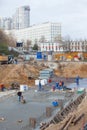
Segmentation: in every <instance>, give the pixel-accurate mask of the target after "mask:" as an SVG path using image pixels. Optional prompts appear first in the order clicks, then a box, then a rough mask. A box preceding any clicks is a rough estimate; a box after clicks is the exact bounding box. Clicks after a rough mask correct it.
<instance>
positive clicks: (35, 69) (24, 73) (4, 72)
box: [0, 62, 87, 86]
mask: <svg viewBox="0 0 87 130" xmlns="http://www.w3.org/2000/svg"><path fill="white" fill-rule="evenodd" d="M44 68H47V66H45V65H44V63H40V62H39V63H37V62H35V63H32V64H31V63H30V64H17V65H15V64H9V65H1V66H0V83H4V84H5V86H10V85H11V83H13V82H17V83H19V84H27V85H29V86H34V82H35V79H37V78H38V76H39V71H40V70H42V69H44ZM54 74H55V75H57V76H60V77H76V76H77V75H79V76H80V77H87V63H79V62H74V63H68V62H67V63H60V64H59V65H58V69H56V70H54ZM29 77H30V78H29Z"/></svg>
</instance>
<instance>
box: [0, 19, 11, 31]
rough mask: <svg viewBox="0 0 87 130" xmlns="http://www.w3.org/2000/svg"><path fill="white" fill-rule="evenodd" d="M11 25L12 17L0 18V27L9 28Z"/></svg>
mask: <svg viewBox="0 0 87 130" xmlns="http://www.w3.org/2000/svg"><path fill="white" fill-rule="evenodd" d="M12 26H13V25H12V18H0V29H4V30H11V29H12V28H13V27H12Z"/></svg>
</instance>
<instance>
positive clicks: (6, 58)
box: [0, 55, 14, 64]
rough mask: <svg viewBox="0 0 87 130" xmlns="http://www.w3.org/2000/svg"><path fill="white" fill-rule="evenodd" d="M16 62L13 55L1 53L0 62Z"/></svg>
mask: <svg viewBox="0 0 87 130" xmlns="http://www.w3.org/2000/svg"><path fill="white" fill-rule="evenodd" d="M12 63H14V56H13V55H0V64H12Z"/></svg>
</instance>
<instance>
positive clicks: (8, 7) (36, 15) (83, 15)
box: [0, 0, 87, 39]
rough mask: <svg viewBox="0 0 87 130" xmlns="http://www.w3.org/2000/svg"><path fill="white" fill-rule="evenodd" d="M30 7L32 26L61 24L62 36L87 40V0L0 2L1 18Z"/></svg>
mask: <svg viewBox="0 0 87 130" xmlns="http://www.w3.org/2000/svg"><path fill="white" fill-rule="evenodd" d="M23 5H29V6H30V9H31V11H30V24H31V25H32V24H39V23H43V22H47V21H50V22H59V23H61V25H62V36H63V37H66V38H67V37H70V38H71V39H87V0H0V16H1V17H11V16H12V15H13V14H14V13H15V11H16V8H18V7H20V6H23Z"/></svg>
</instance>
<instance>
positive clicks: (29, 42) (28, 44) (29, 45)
mask: <svg viewBox="0 0 87 130" xmlns="http://www.w3.org/2000/svg"><path fill="white" fill-rule="evenodd" d="M31 43H32V42H31V40H27V42H26V46H27V50H29V48H30V47H31Z"/></svg>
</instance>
